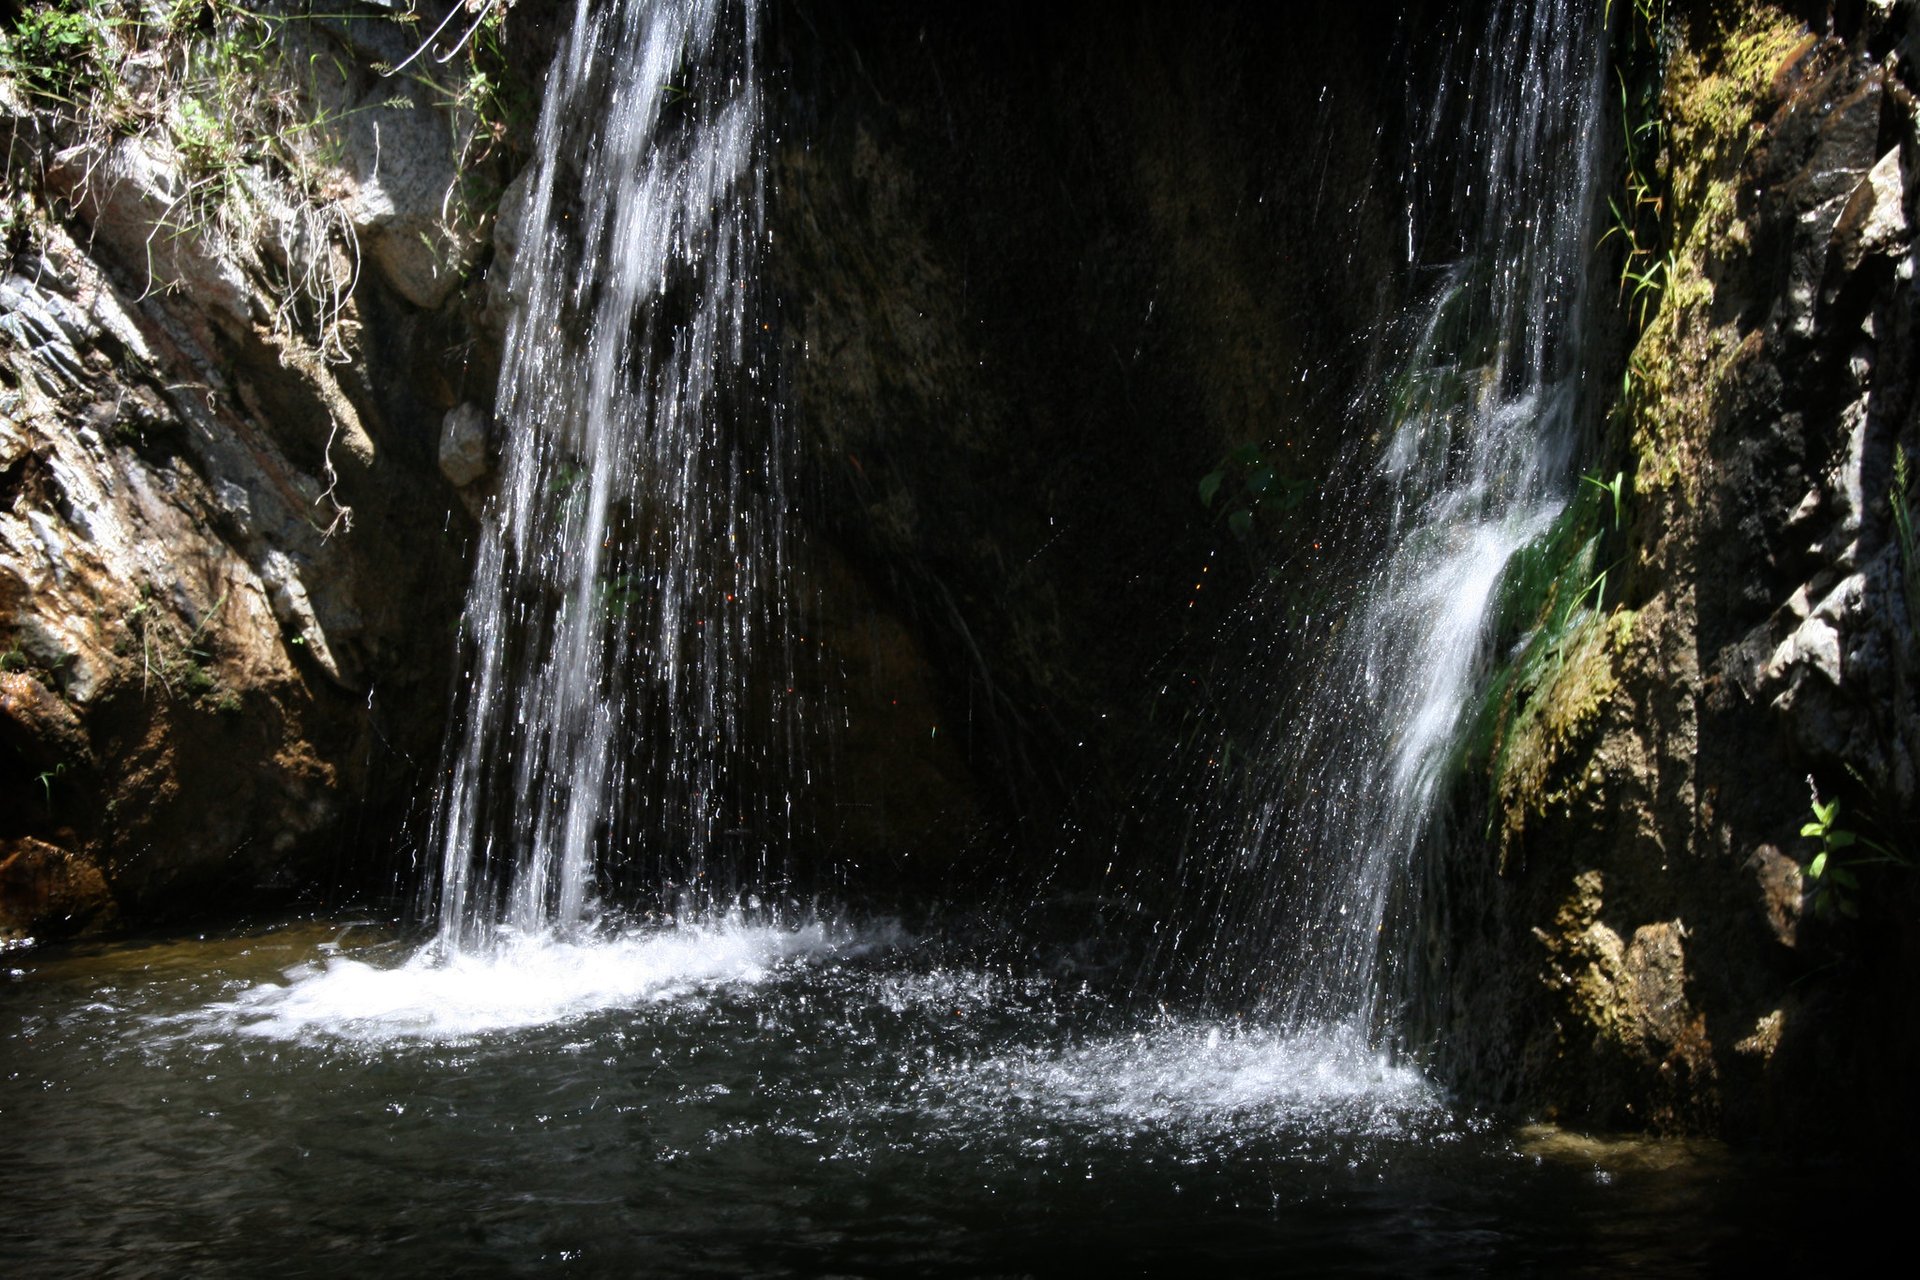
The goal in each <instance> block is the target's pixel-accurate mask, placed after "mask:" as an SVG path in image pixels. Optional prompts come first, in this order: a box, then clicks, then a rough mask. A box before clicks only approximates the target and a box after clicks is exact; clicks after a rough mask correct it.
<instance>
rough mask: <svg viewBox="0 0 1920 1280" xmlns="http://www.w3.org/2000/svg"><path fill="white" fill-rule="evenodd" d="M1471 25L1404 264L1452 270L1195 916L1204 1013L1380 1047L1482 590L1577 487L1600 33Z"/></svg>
mask: <svg viewBox="0 0 1920 1280" xmlns="http://www.w3.org/2000/svg"><path fill="white" fill-rule="evenodd" d="M1488 11H1489V16H1488V18H1487V26H1486V29H1485V31H1484V33H1483V34H1482V36H1481V38H1480V39H1479V40H1477V41H1474V40H1472V39H1470V38H1466V37H1463V38H1462V39H1461V40H1460V41H1459V42H1458V43H1457V45H1456V46H1455V47H1454V49H1453V50H1452V52H1451V54H1450V56H1449V57H1448V58H1447V59H1445V60H1444V63H1443V67H1444V70H1443V74H1442V77H1441V81H1440V88H1439V92H1438V93H1437V94H1436V95H1435V96H1434V98H1432V99H1429V100H1428V102H1427V103H1425V104H1422V107H1423V109H1422V110H1421V111H1420V112H1419V114H1418V115H1417V116H1416V121H1415V127H1414V133H1413V137H1414V143H1413V146H1412V152H1413V154H1412V156H1411V164H1410V170H1409V175H1410V182H1409V190H1410V193H1411V201H1410V205H1409V208H1408V210H1407V223H1408V256H1409V259H1410V261H1412V262H1414V263H1415V264H1416V269H1417V270H1424V269H1426V265H1427V263H1429V262H1431V261H1432V260H1433V259H1435V258H1442V257H1444V259H1445V260H1446V261H1445V265H1444V266H1442V267H1440V268H1437V270H1438V273H1439V282H1438V284H1437V287H1435V288H1433V289H1432V291H1431V293H1430V294H1429V296H1428V297H1427V299H1426V301H1425V302H1424V303H1423V304H1421V305H1420V306H1419V307H1417V308H1415V309H1413V310H1412V311H1411V312H1409V313H1408V314H1406V315H1404V316H1402V317H1400V318H1399V321H1398V323H1397V325H1396V326H1395V329H1394V331H1395V333H1396V334H1397V335H1398V342H1397V346H1394V347H1393V348H1392V350H1393V354H1392V355H1390V356H1389V357H1388V358H1386V359H1384V360H1383V361H1382V362H1381V364H1382V366H1383V368H1384V372H1382V373H1379V374H1377V375H1375V376H1374V377H1373V378H1371V379H1370V380H1369V384H1368V386H1367V389H1366V391H1365V392H1364V393H1363V395H1362V397H1361V399H1360V401H1359V403H1358V404H1357V405H1356V406H1355V408H1354V409H1353V411H1352V415H1351V416H1352V418H1353V419H1354V422H1353V427H1354V428H1356V429H1350V430H1349V433H1348V434H1349V437H1350V438H1352V439H1355V440H1357V441H1361V442H1363V443H1362V444H1360V445H1359V448H1361V449H1363V450H1365V451H1366V455H1365V456H1364V457H1363V458H1361V459H1360V460H1359V462H1358V463H1357V464H1356V467H1355V469H1356V470H1357V471H1359V472H1360V475H1359V478H1358V479H1357V480H1356V481H1355V482H1353V484H1352V485H1351V486H1349V488H1348V489H1347V490H1346V491H1345V492H1343V493H1341V494H1339V495H1338V496H1337V497H1335V498H1334V499H1333V504H1334V505H1336V506H1338V507H1342V508H1344V509H1345V512H1346V514H1345V518H1344V524H1345V528H1344V529H1343V530H1342V532H1343V534H1344V539H1345V542H1346V544H1347V549H1346V554H1345V556H1344V557H1335V560H1336V562H1337V563H1338V564H1339V565H1341V566H1342V567H1341V568H1340V569H1339V570H1337V571H1336V572H1338V573H1339V574H1340V575H1341V576H1342V577H1343V578H1345V579H1346V580H1347V581H1349V582H1351V583H1352V584H1353V585H1352V587H1351V589H1350V590H1348V591H1346V592H1345V595H1344V603H1341V604H1337V605H1336V606H1335V607H1334V608H1332V609H1325V608H1323V609H1322V610H1321V611H1320V612H1319V614H1318V616H1317V617H1313V618H1309V619H1308V620H1307V639H1308V643H1305V644H1301V645H1298V646H1296V649H1297V650H1298V651H1300V652H1317V653H1318V655H1319V656H1318V657H1316V658H1315V659H1314V660H1313V663H1312V665H1311V666H1310V668H1309V669H1308V671H1307V672H1306V674H1305V676H1304V678H1300V677H1298V676H1294V675H1289V676H1288V677H1287V678H1286V679H1285V681H1284V683H1286V684H1287V685H1289V686H1293V687H1296V688H1297V689H1298V690H1300V692H1299V693H1297V694H1292V695H1288V700H1287V701H1286V703H1285V705H1284V709H1283V710H1282V711H1280V712H1279V713H1277V714H1275V715H1273V716H1272V718H1271V727H1270V728H1269V729H1268V730H1267V735H1268V736H1267V739H1266V741H1265V742H1264V743H1263V745H1262V749H1261V750H1259V751H1257V752H1256V753H1254V758H1255V759H1259V760H1266V761H1277V762H1281V763H1280V764H1278V765H1270V766H1269V769H1270V775H1269V776H1266V777H1261V776H1258V775H1256V776H1255V779H1254V782H1253V784H1252V785H1253V800H1252V803H1251V804H1248V803H1246V802H1245V801H1244V800H1243V801H1241V802H1240V805H1239V807H1240V810H1241V813H1242V815H1243V816H1242V818H1241V820H1240V821H1239V822H1237V823H1234V824H1230V825H1229V826H1228V828H1227V829H1226V830H1224V831H1223V832H1222V834H1221V836H1220V844H1221V845H1222V846H1223V849H1224V853H1223V856H1221V857H1220V858H1218V859H1217V860H1216V862H1215V865H1214V868H1213V870H1215V871H1217V872H1218V874H1219V878H1220V880H1221V881H1222V886H1221V887H1218V888H1216V889H1214V890H1213V891H1212V893H1211V894H1209V896H1208V897H1207V900H1206V902H1207V905H1206V906H1205V908H1204V911H1205V915H1206V916H1207V917H1208V922H1207V927H1208V929H1209V932H1210V939H1211V941H1210V943H1209V945H1208V947H1207V958H1206V961H1205V963H1206V966H1207V973H1206V979H1205V981H1206V985H1207V986H1208V988H1209V990H1210V991H1211V993H1212V995H1213V997H1214V998H1215V999H1216V1000H1217V1001H1218V1002H1220V1003H1222V1004H1226V1005H1230V1006H1237V1007H1240V1008H1246V1007H1248V1006H1253V1007H1255V1008H1258V1009H1260V1010H1262V1011H1263V1012H1264V1013H1266V1014H1267V1015H1269V1016H1272V1017H1275V1018H1277V1019H1278V1020H1279V1021H1280V1022H1281V1023H1282V1024H1284V1025H1288V1026H1291V1027H1293V1028H1295V1029H1296V1030H1307V1029H1329V1028H1337V1029H1340V1030H1342V1031H1343V1032H1345V1033H1346V1034H1348V1035H1352V1036H1358V1037H1363V1038H1369V1039H1375V1040H1377V1038H1378V1035H1379V1033H1380V1032H1381V1031H1382V1030H1383V1029H1384V1027H1385V1024H1387V1023H1390V1022H1391V1021H1392V1019H1391V1017H1390V1016H1389V1011H1388V1010H1387V1009H1385V1008H1384V1007H1383V1006H1382V996H1383V993H1385V992H1387V991H1389V990H1391V989H1392V987H1393V984H1394V982H1395V980H1396V978H1397V977H1398V976H1400V975H1399V974H1398V973H1397V972H1396V969H1397V968H1398V966H1399V964H1400V961H1399V959H1397V957H1399V956H1401V955H1403V954H1404V953H1405V951H1406V949H1407V948H1408V947H1409V946H1411V945H1412V944H1413V942H1414V937H1413V935H1414V932H1415V924H1414V919H1415V916H1416V913H1417V910H1418V902H1417V898H1418V884H1417V876H1416V875H1414V874H1413V870H1414V866H1415V859H1416V855H1417V854H1418V852H1419V850H1420V847H1421V845H1422V842H1423V840H1424V839H1425V838H1426V837H1427V835H1428V832H1429V827H1430V824H1431V821H1432V818H1433V814H1434V810H1435V807H1436V804H1437V802H1438V800H1439V798H1440V796H1441V793H1442V790H1443V788H1444V784H1445V774H1446V770H1447V765H1448V761H1449V757H1450V755H1451V753H1452V751H1453V749H1454V747H1455V745H1456V742H1457V739H1458V737H1459V734H1460V732H1461V730H1462V727H1463V725H1464V724H1465V722H1466V719H1467V717H1468V715H1469V708H1470V706H1471V703H1472V700H1473V698H1474V697H1475V695H1476V692H1477V691H1478V689H1479V687H1480V679H1479V678H1480V677H1481V676H1482V675H1483V673H1484V670H1485V667H1486V663H1487V659H1488V656H1489V655H1488V652H1487V650H1488V646H1489V643H1490V639H1491V637H1490V630H1491V621H1492V619H1491V615H1492V613H1493V609H1494V604H1495V598H1496V594H1497V589H1498V587H1499V586H1500V583H1501V581H1502V577H1503V574H1504V573H1505V571H1506V569H1507V566H1508V562H1509V561H1510V560H1511V559H1512V557H1513V556H1514V554H1515V552H1516V551H1518V550H1520V549H1521V548H1522V547H1523V546H1525V545H1527V544H1528V543H1529V542H1531V541H1533V540H1535V539H1537V538H1539V537H1541V536H1542V535H1543V534H1544V533H1545V532H1546V531H1547V530H1548V529H1549V528H1550V526H1551V525H1552V524H1553V522H1554V520H1555V519H1556V517H1557V516H1559V515H1560V513H1561V512H1562V511H1563V510H1564V509H1565V507H1566V504H1567V502H1568V498H1569V490H1570V488H1571V486H1572V485H1573V484H1574V483H1577V482H1576V481H1575V480H1574V478H1573V476H1572V475H1571V466H1572V461H1573V454H1574V450H1575V447H1576V444H1577V440H1578V436H1579V425H1578V410H1579V397H1580V390H1581V379H1582V344H1581V340H1580V327H1581V326H1580V319H1581V310H1582V305H1583V298H1584V294H1585V290H1584V287H1583V281H1584V278H1585V274H1586V270H1587V266H1588V262H1589V259H1590V257H1591V250H1592V246H1593V243H1594V234H1593V232H1592V230H1591V208H1592V204H1593V201H1594V198H1595V188H1594V182H1595V172H1596V169H1597V167H1598V164H1599V160H1600V156H1599V146H1598V143H1599V135H1600V121H1601V118H1602V107H1603V97H1602V91H1603V89H1604V87H1605V80H1604V71H1603V66H1604V62H1605V58H1604V52H1605V49H1604V46H1605V28H1604V18H1603V16H1602V13H1601V6H1599V5H1597V4H1592V3H1586V2H1585V0H1539V2H1538V3H1535V4H1531V5H1507V4H1493V5H1489V6H1488ZM1434 175H1447V176H1446V178H1444V179H1440V180H1436V178H1435V176H1434ZM1429 215H1444V217H1446V218H1449V219H1451V220H1452V223H1451V225H1450V226H1445V227H1440V228H1438V230H1439V231H1444V232H1447V233H1449V234H1448V236H1447V243H1446V245H1445V248H1444V250H1442V251H1436V250H1435V249H1434V248H1433V247H1431V246H1422V245H1420V244H1419V243H1418V242H1419V239H1420V238H1421V236H1422V235H1423V233H1425V232H1426V231H1427V230H1428V228H1427V227H1426V226H1425V225H1424V224H1425V222H1426V220H1427V219H1428V217H1429ZM1434 221H1435V222H1436V223H1438V222H1440V217H1439V216H1435V217H1434ZM1328 596H1329V597H1331V598H1333V599H1335V600H1340V599H1341V593H1340V590H1339V587H1338V586H1337V585H1336V586H1334V587H1333V588H1331V589H1330V590H1329V591H1328ZM1270 603H1271V602H1255V608H1254V610H1253V611H1252V614H1253V616H1254V617H1256V618H1260V617H1271V616H1273V612H1274V611H1273V610H1272V609H1271V608H1268V607H1266V606H1267V605H1269V604H1270ZM1316 624H1317V627H1316Z"/></svg>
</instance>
